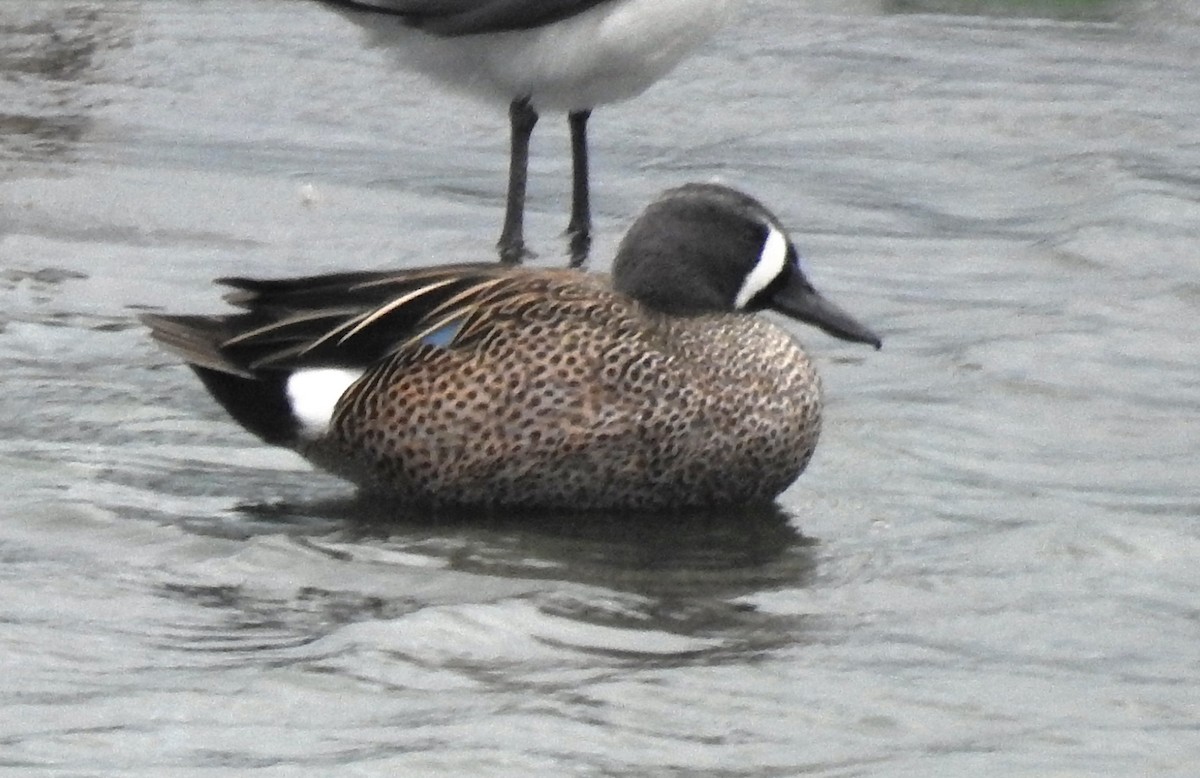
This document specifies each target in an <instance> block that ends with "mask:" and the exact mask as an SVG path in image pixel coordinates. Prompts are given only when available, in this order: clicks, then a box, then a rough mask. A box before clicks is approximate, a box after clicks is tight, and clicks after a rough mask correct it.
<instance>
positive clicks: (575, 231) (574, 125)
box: [567, 110, 592, 267]
mask: <svg viewBox="0 0 1200 778" xmlns="http://www.w3.org/2000/svg"><path fill="white" fill-rule="evenodd" d="M591 115H592V112H591V111H590V110H588V111H572V112H571V113H570V114H568V116H567V121H568V122H569V123H570V125H571V168H572V177H571V221H570V223H569V224H567V237H568V238H569V239H570V243H571V267H579V266H581V265H582V264H583V263H584V262H586V261H587V257H588V250H589V249H591V247H592V206H591V203H590V202H589V195H588V147H587V121H588V117H589V116H591Z"/></svg>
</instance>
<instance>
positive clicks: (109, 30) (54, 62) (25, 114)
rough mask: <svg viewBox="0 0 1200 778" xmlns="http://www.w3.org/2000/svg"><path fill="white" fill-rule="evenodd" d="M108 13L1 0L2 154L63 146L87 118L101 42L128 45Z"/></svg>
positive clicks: (46, 153)
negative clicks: (3, 2)
mask: <svg viewBox="0 0 1200 778" xmlns="http://www.w3.org/2000/svg"><path fill="white" fill-rule="evenodd" d="M125 44H126V41H125V36H124V34H123V33H122V32H121V31H120V29H119V27H118V26H117V25H115V24H114V22H113V19H112V14H106V13H105V12H104V11H103V10H102V7H101V6H97V5H93V4H90V3H80V4H74V5H66V6H63V5H54V4H40V3H5V4H3V6H2V7H0V105H3V106H4V107H3V108H2V109H0V158H12V159H30V158H45V157H56V156H61V155H63V154H65V153H68V152H69V151H70V150H71V149H72V148H73V147H74V146H75V145H76V144H78V143H79V142H80V141H81V140H82V139H83V137H84V136H85V135H86V133H87V132H88V130H89V129H90V127H91V124H92V118H91V116H90V111H91V109H92V107H93V106H92V105H91V102H90V98H89V96H88V94H87V88H86V87H87V85H88V84H91V83H94V82H95V81H96V78H97V77H96V72H97V71H98V69H99V68H100V67H101V64H100V59H101V57H100V54H101V53H102V52H103V50H104V49H107V48H112V47H116V46H120V45H125Z"/></svg>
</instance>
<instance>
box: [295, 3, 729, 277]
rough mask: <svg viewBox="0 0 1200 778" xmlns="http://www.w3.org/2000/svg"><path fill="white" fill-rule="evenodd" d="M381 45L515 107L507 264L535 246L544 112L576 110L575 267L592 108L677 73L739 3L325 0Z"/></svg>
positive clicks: (586, 203) (571, 122) (579, 257)
mask: <svg viewBox="0 0 1200 778" xmlns="http://www.w3.org/2000/svg"><path fill="white" fill-rule="evenodd" d="M318 2H321V3H323V4H324V5H326V6H329V7H331V8H333V9H334V10H336V11H338V12H339V13H341V14H342V15H344V16H345V17H347V18H348V19H350V20H351V21H353V22H355V23H356V24H358V25H359V26H360V27H362V28H364V29H365V30H366V32H367V36H368V40H369V41H370V42H371V43H372V44H373V45H375V46H378V47H383V48H387V49H390V50H391V51H393V52H395V53H396V55H397V57H398V58H399V60H400V61H401V63H402V64H403V65H405V66H408V67H410V68H412V69H415V70H417V71H419V72H421V73H424V74H425V75H427V76H430V77H432V78H433V79H434V80H436V81H438V82H440V83H442V84H444V85H448V86H450V87H452V88H455V89H458V90H460V91H465V92H467V93H470V94H473V95H475V96H479V97H483V98H485V99H488V100H500V101H506V102H507V103H508V114H509V128H510V139H509V141H510V154H509V174H508V191H507V196H506V205H505V215H504V225H503V228H502V229H501V232H500V239H499V241H498V243H497V248H498V250H499V255H500V259H501V261H503V262H508V263H515V262H520V261H521V260H522V259H524V258H525V257H526V256H530V255H531V253H532V252H530V251H529V250H528V249H527V247H526V244H525V237H524V213H525V193H526V183H527V178H528V166H529V144H530V138H531V137H532V134H533V130H534V127H535V125H536V124H537V122H538V118H539V116H540V114H541V113H543V112H546V111H555V112H565V113H566V114H567V123H568V126H569V128H570V137H571V157H572V186H571V193H572V194H571V211H570V221H569V222H568V225H567V237H568V243H569V254H570V264H571V265H572V266H579V265H582V264H583V262H584V261H586V258H587V255H588V253H589V250H590V247H591V242H592V239H591V236H592V217H591V197H590V184H589V172H588V167H589V162H588V140H587V126H588V120H589V118H590V116H591V112H592V110H593V109H594V108H595V107H597V106H599V105H604V104H608V103H613V102H618V101H622V100H628V99H630V98H633V97H636V96H637V95H639V94H641V93H642V92H644V91H645V90H646V89H647V88H649V87H650V86H651V85H652V84H653V83H654V82H656V81H658V80H659V79H661V78H662V77H663V76H664V75H666V74H667V73H668V72H670V71H671V70H672V69H673V68H674V67H675V66H676V65H677V64H679V62H680V61H682V60H683V59H684V58H685V57H686V56H687V55H688V54H689V53H690V52H691V51H692V50H694V49H695V48H696V47H697V46H699V45H701V44H702V43H703V42H704V41H706V40H707V39H709V38H710V37H711V36H712V35H713V34H715V33H716V32H717V30H719V29H720V28H721V27H722V26H723V25H724V24H725V23H726V22H727V20H728V19H729V17H730V15H731V13H732V8H733V3H732V2H731V0H318Z"/></svg>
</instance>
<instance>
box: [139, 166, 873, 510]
mask: <svg viewBox="0 0 1200 778" xmlns="http://www.w3.org/2000/svg"><path fill="white" fill-rule="evenodd" d="M221 283H223V284H225V285H226V286H229V287H231V288H232V291H231V292H230V294H229V295H228V296H227V298H226V299H227V300H228V301H229V302H230V303H232V304H233V305H235V306H237V307H238V308H240V309H241V310H240V311H239V312H234V313H230V314H226V315H217V316H167V315H150V316H146V317H145V321H146V323H147V324H148V325H149V326H150V328H151V332H152V335H153V337H154V338H155V339H156V340H157V341H158V342H159V343H160V344H162V345H163V346H164V347H166V348H167V349H168V350H170V351H171V352H173V353H174V354H176V355H178V356H179V357H181V358H182V359H183V360H184V361H185V362H186V363H187V364H188V365H189V366H190V367H191V368H192V369H193V370H194V371H195V372H196V374H197V375H198V376H199V377H200V379H201V381H202V382H203V383H204V385H205V386H206V387H207V388H208V390H209V392H210V393H211V394H212V395H213V397H214V398H216V400H217V401H218V402H219V403H221V405H222V406H224V407H225V409H226V410H227V411H228V412H229V413H230V415H231V416H233V418H234V419H235V420H236V421H238V422H239V423H241V424H242V425H243V426H245V427H246V428H247V429H248V430H249V431H251V432H252V433H254V434H256V435H258V436H259V437H260V438H262V439H263V440H264V441H266V442H268V443H273V444H277V445H283V446H287V447H289V448H292V449H294V450H296V451H298V452H300V453H301V454H303V455H304V456H306V457H308V458H309V459H310V460H311V461H312V462H314V463H315V464H317V465H318V466H320V467H322V468H323V469H326V470H328V471H330V472H333V473H335V474H337V475H340V476H342V477H344V478H347V479H349V480H351V481H353V482H355V483H357V484H358V485H359V486H360V487H361V488H362V489H364V490H366V491H368V492H373V493H379V494H381V495H386V497H387V498H388V499H389V500H391V501H392V502H393V503H395V504H397V505H415V506H430V507H444V508H451V507H456V508H461V507H472V508H477V507H483V508H533V509H567V510H589V509H639V510H660V511H661V510H682V509H688V508H697V507H713V506H720V505H733V504H752V503H765V502H769V501H771V500H772V499H774V498H775V497H776V496H777V495H778V494H779V493H780V492H781V491H782V490H783V489H785V488H786V487H787V486H788V485H789V484H790V483H792V481H794V480H795V479H796V477H797V476H798V475H799V474H800V473H801V472H802V471H803V470H804V468H805V466H806V465H807V463H808V461H809V459H810V457H811V456H812V454H813V451H814V449H815V447H816V443H817V438H818V435H819V432H820V426H821V390H820V382H819V380H818V378H817V375H816V371H815V370H814V368H813V364H812V362H811V361H810V360H809V358H808V357H807V355H806V354H805V353H804V351H803V350H802V349H801V348H800V346H799V345H798V344H797V343H796V341H795V340H794V339H793V337H792V336H791V335H790V334H789V333H788V332H786V331H785V330H783V329H781V328H780V327H779V326H777V325H776V324H774V323H771V322H770V321H768V320H766V319H764V318H760V317H758V316H756V315H755V312H757V311H760V310H765V309H772V310H775V311H778V312H780V313H783V314H785V315H787V316H789V317H791V318H793V319H796V320H799V321H803V322H807V323H810V324H813V325H815V326H817V327H819V328H821V329H823V330H825V331H826V332H828V333H830V334H832V335H834V336H836V337H838V338H842V339H845V340H850V341H857V342H863V343H867V344H870V345H873V346H876V347H878V345H879V339H878V337H877V336H876V335H874V333H872V332H871V331H870V330H868V329H866V328H865V327H863V326H862V325H861V324H859V323H858V322H857V321H855V320H854V319H853V318H852V317H850V316H849V314H847V313H845V312H844V311H842V310H841V309H840V308H838V307H837V306H835V305H834V304H833V303H831V302H829V301H828V300H826V299H825V298H824V297H823V296H821V295H820V294H819V293H817V292H816V291H815V290H814V289H813V288H812V286H811V284H810V283H809V282H808V280H807V279H806V278H805V276H804V275H803V273H802V271H801V270H800V266H799V264H798V254H797V252H796V250H795V248H794V246H793V245H792V243H791V241H790V240H789V239H788V237H787V236H786V234H785V233H784V232H783V231H782V229H781V228H780V226H779V221H778V220H777V219H776V218H775V217H774V216H773V215H771V214H770V213H769V212H767V211H766V209H765V208H763V207H762V205H760V204H759V203H757V202H756V201H755V200H753V199H752V198H750V197H749V196H747V195H744V194H742V193H740V192H737V191H736V190H732V189H729V188H727V187H721V186H715V185H698V184H692V185H687V186H683V187H680V188H677V189H673V190H670V191H668V192H666V193H665V194H664V195H662V196H661V197H660V198H659V199H658V200H657V201H655V202H654V203H652V204H651V205H650V206H649V207H648V208H647V209H646V211H645V212H644V213H643V214H642V216H641V217H640V218H639V219H638V220H637V221H636V222H635V223H634V224H633V226H632V227H631V228H630V230H629V232H628V233H627V235H626V237H625V239H624V240H623V241H622V243H621V246H620V248H619V250H618V254H617V257H616V259H615V260H614V262H613V274H612V277H611V278H609V277H607V276H601V275H595V274H589V273H584V272H581V271H576V270H554V269H532V268H525V267H519V266H511V265H501V264H459V265H444V266H436V267H426V268H419V269H411V270H398V271H394V272H367V273H342V274H336V275H325V276H311V277H307V278H297V279H287V280H273V281H261V280H253V279H248V278H230V279H223V280H222V281H221Z"/></svg>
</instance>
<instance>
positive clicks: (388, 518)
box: [239, 497, 816, 597]
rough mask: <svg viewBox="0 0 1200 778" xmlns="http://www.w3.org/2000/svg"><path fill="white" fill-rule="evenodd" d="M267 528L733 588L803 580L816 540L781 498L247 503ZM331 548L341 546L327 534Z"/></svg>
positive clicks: (652, 585) (700, 589) (600, 581)
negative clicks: (583, 505) (580, 509)
mask: <svg viewBox="0 0 1200 778" xmlns="http://www.w3.org/2000/svg"><path fill="white" fill-rule="evenodd" d="M239 512H240V513H241V514H242V515H243V516H245V517H248V518H251V519H253V520H254V521H256V522H258V526H259V527H260V528H261V529H262V530H264V531H276V532H277V531H279V530H280V529H283V528H286V529H287V530H288V531H291V532H297V533H298V534H301V535H306V536H309V537H311V538H313V542H315V543H318V544H328V543H333V544H336V546H337V548H339V549H341V550H342V551H343V552H344V553H348V554H350V555H353V553H354V549H353V546H354V544H355V543H361V542H370V543H376V544H378V543H383V544H385V545H389V546H391V547H393V548H402V549H404V550H405V551H406V552H407V553H417V554H421V555H423V556H427V557H430V558H434V559H438V560H440V561H441V562H443V563H444V564H445V565H446V567H447V568H449V569H453V570H457V571H461V572H469V573H477V574H483V575H491V576H501V577H509V578H524V579H549V580H568V581H573V582H576V583H582V584H589V585H598V586H605V587H615V588H620V589H623V590H626V591H637V592H639V593H641V594H646V595H653V596H661V595H664V594H669V593H672V592H676V591H687V592H688V593H690V594H692V595H702V596H705V595H717V596H723V597H729V596H736V595H739V594H744V593H748V592H752V591H757V590H760V589H764V588H771V587H776V586H781V585H794V586H799V585H803V584H804V583H805V582H806V581H807V580H808V579H809V578H810V577H811V575H812V573H813V571H814V570H815V567H816V565H815V562H814V559H813V546H814V545H815V542H816V541H814V540H813V539H811V538H807V537H805V536H804V535H803V534H801V533H800V532H799V531H797V530H796V528H795V527H794V526H793V523H792V521H791V517H789V516H788V514H787V513H786V512H785V511H784V510H782V509H781V508H780V507H779V506H777V505H768V506H758V507H744V508H730V509H723V510H720V511H707V512H703V513H687V514H629V513H621V514H616V513H602V512H589V513H576V514H563V513H552V512H539V513H534V514H522V513H513V512H507V513H502V514H487V515H466V514H457V515H437V516H431V515H427V514H421V515H414V514H409V515H401V516H398V515H397V513H396V510H395V508H394V507H391V506H382V505H380V504H379V503H378V502H375V501H371V500H369V499H365V498H359V497H354V498H348V499H341V500H326V501H320V502H314V503H311V504H305V505H295V504H264V505H244V506H241V507H240V509H239ZM330 548H332V546H330Z"/></svg>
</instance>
